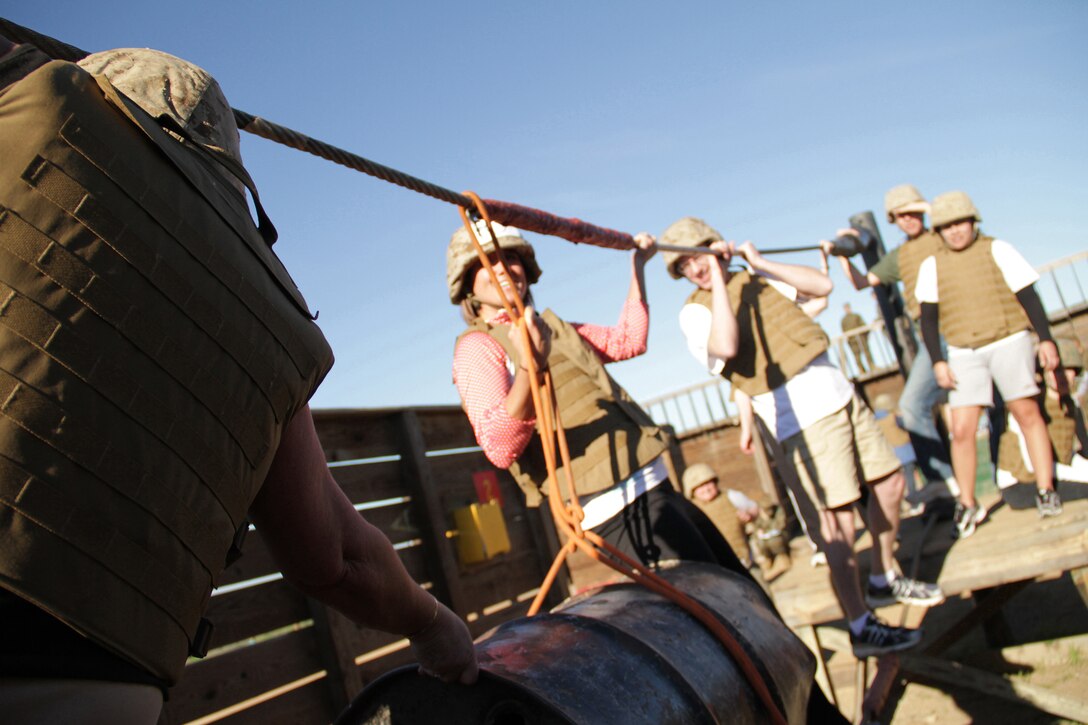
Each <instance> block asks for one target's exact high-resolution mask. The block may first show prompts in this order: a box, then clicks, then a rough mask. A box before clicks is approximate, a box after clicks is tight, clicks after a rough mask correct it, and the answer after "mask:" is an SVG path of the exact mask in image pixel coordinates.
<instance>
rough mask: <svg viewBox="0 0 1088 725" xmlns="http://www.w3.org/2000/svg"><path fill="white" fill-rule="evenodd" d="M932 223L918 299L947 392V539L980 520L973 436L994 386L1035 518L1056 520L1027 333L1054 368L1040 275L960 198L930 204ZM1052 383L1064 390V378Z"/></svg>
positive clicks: (1057, 502)
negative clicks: (935, 236) (1014, 427)
mask: <svg viewBox="0 0 1088 725" xmlns="http://www.w3.org/2000/svg"><path fill="white" fill-rule="evenodd" d="M931 218H932V221H933V227H934V228H935V229H936V230H937V232H938V233H939V234H940V235H941V238H942V239H943V240H944V246H943V247H942V248H940V249H938V250H937V252H936V253H934V254H933V255H931V256H930V257H928V258H926V259H925V260H924V261H923V262H922V265H921V267H919V270H918V282H917V284H916V285H915V296H916V297H917V298H918V301H919V303H921V306H922V338H923V340H924V341H925V345H926V349H927V350H928V351H929V354H930V357H931V359H932V360H933V373H934V376H935V377H936V378H937V382H938V383H939V384H940V386H941V387H942V388H945V389H946V390H948V391H949V392H948V407H949V410H950V414H951V417H952V467H953V469H954V470H955V474H956V480H957V481H959V482H960V483H961V484H962V485H961V486H960V499H959V502H958V504H957V505H956V513H955V516H954V518H953V529H952V536H953V537H955V538H961V539H962V538H966V537H968V536H971V535H972V534H973V533H974V531H975V527H976V526H977V525H978V524H979V523H981V522H982V521H983V520H984V519H985V517H986V510H985V509H984V508H983V507H982V506H980V505H979V503H978V501H977V499H976V498H975V474H976V469H977V466H978V458H977V455H978V454H977V451H976V450H975V445H976V442H975V437H976V432H977V430H978V422H979V417H980V415H981V413H982V409H983V408H988V407H990V406H992V405H993V402H994V398H993V391H994V387H996V388H997V390H998V392H999V393H1000V394H1001V397H1002V398H1003V399H1004V400H1005V405H1006V406H1007V408H1008V410H1009V412H1010V413H1012V415H1013V418H1014V419H1015V420H1016V422H1017V424H1018V425H1019V426H1020V429H1021V430H1022V431H1023V432H1024V438H1025V440H1026V442H1027V450H1028V454H1029V458H1030V459H1031V463H1032V468H1034V469H1035V471H1036V485H1037V491H1036V508H1037V509H1038V511H1039V516H1040V517H1045V516H1057V515H1059V514H1060V513H1061V512H1062V502H1061V498H1060V497H1059V496H1058V492H1057V491H1056V490H1055V489H1054V472H1053V468H1054V458H1053V455H1052V453H1051V448H1050V440H1049V439H1048V437H1047V432H1046V422H1045V421H1044V420H1043V415H1042V410H1041V408H1040V407H1039V403H1038V401H1037V400H1036V397H1035V396H1036V395H1037V394H1038V393H1039V385H1038V383H1036V381H1035V357H1036V353H1035V349H1034V348H1035V341H1034V340H1033V339H1032V336H1031V333H1030V331H1031V330H1032V329H1033V328H1034V330H1035V334H1036V335H1037V336H1038V338H1039V344H1038V358H1039V364H1040V366H1041V367H1042V369H1043V370H1044V372H1053V371H1054V370H1055V369H1057V367H1058V366H1059V365H1060V364H1061V359H1060V357H1059V355H1058V348H1057V346H1056V345H1055V344H1054V340H1053V339H1052V338H1051V335H1050V324H1049V322H1048V321H1047V316H1046V312H1045V311H1044V309H1043V303H1042V301H1041V300H1040V299H1039V295H1038V293H1037V292H1036V291H1035V282H1036V281H1038V279H1039V275H1038V274H1037V273H1036V271H1035V269H1034V268H1033V267H1032V266H1031V265H1030V264H1028V263H1027V260H1025V259H1024V258H1023V256H1021V255H1020V253H1019V252H1017V251H1016V249H1014V248H1013V246H1012V245H1011V244H1009V243H1008V242H1004V241H1002V240H1000V239H994V238H992V237H989V236H986V235H984V234H982V233H981V232H980V231H979V223H980V222H981V221H982V217H981V216H980V215H979V213H978V210H977V209H976V208H975V204H974V202H973V201H971V198H970V197H969V196H968V195H967V194H965V193H964V192H962V191H951V192H948V193H946V194H941V195H940V196H938V197H937V198H936V199H934V200H933V210H932V213H931ZM942 335H943V336H944V338H945V340H946V341H947V343H948V354H947V359H946V356H945V352H944V350H943V349H942V347H941V336H942ZM1058 385H1059V387H1063V386H1064V385H1065V379H1064V378H1062V379H1060V380H1058Z"/></svg>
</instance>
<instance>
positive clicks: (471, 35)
mask: <svg viewBox="0 0 1088 725" xmlns="http://www.w3.org/2000/svg"><path fill="white" fill-rule="evenodd" d="M0 14H2V15H3V16H4V17H6V18H8V19H10V20H13V21H15V22H17V23H20V24H23V25H27V26H29V27H32V28H34V29H36V30H38V31H40V32H43V33H46V34H48V35H51V36H53V37H56V38H59V39H62V40H65V41H67V42H69V43H72V44H74V45H77V46H80V47H82V48H84V49H87V50H104V49H107V48H113V47H131V46H146V47H154V48H159V49H161V50H165V51H167V52H170V53H174V54H175V55H179V56H182V57H184V58H186V59H188V60H191V61H193V62H195V63H197V64H198V65H201V66H203V67H205V68H206V69H207V70H208V71H210V72H211V73H212V74H213V75H215V76H216V77H217V78H218V79H219V81H220V84H221V85H222V87H223V89H224V91H225V92H226V94H227V96H228V98H229V99H230V100H231V103H232V105H234V106H235V107H237V108H240V109H243V110H245V111H248V112H250V113H253V114H256V115H260V116H263V117H265V118H267V119H269V120H271V121H274V122H276V123H280V124H282V125H285V126H289V127H291V128H294V129H297V130H299V131H302V132H303V133H306V134H308V135H311V136H314V137H316V138H319V139H322V140H324V141H327V142H329V143H332V144H335V145H337V146H341V147H343V148H345V149H348V150H350V151H352V152H354V153H357V154H359V155H361V156H365V157H367V158H370V159H372V160H374V161H378V162H380V163H383V164H386V165H389V166H392V167H394V168H397V169H400V170H402V171H405V172H408V173H410V174H413V175H416V176H419V177H421V178H424V179H427V180H429V181H432V182H434V183H437V184H440V185H442V186H445V187H448V188H451V189H454V190H457V191H461V190H465V189H472V190H474V191H476V192H478V193H479V194H480V195H481V196H483V197H485V198H495V199H503V200H506V201H512V202H517V203H521V204H525V205H528V206H533V207H537V208H541V209H545V210H547V211H551V212H554V213H557V214H560V215H563V216H576V217H580V218H582V219H586V220H588V221H592V222H594V223H597V224H600V225H602V226H608V227H613V228H616V229H620V230H623V231H627V232H632V233H634V232H638V231H641V230H647V231H651V232H653V233H655V234H658V233H660V232H661V231H662V230H663V229H664V228H665V227H666V226H667V225H668V224H670V223H671V222H672V221H674V220H676V219H677V218H679V217H681V216H685V215H695V216H700V217H703V218H705V219H706V220H707V221H709V222H710V223H711V224H712V225H714V226H715V227H717V228H718V229H720V230H721V231H722V232H723V233H724V234H725V235H726V236H727V237H729V238H735V239H737V240H744V239H751V240H752V241H754V242H755V243H756V244H757V245H762V246H766V247H772V246H792V245H796V244H807V243H814V242H815V241H817V240H818V239H820V238H821V237H828V236H832V235H833V234H834V232H835V230H836V229H837V228H838V227H840V226H842V225H845V223H846V220H847V218H848V217H849V216H850V215H852V214H854V213H856V212H859V211H863V210H867V209H868V210H873V211H874V212H875V213H877V216H878V218H880V219H881V224H882V231H883V232H884V236H885V242H886V243H887V244H888V246H889V247H891V246H894V245H895V244H896V243H898V239H899V236H898V234H897V233H896V232H895V230H894V229H892V228H891V227H890V226H889V225H887V224H884V223H883V218H882V214H881V211H882V206H881V205H882V199H883V194H884V191H885V190H886V189H888V188H889V187H891V186H893V185H895V184H899V183H903V182H911V183H914V184H916V185H917V186H918V187H919V188H920V189H921V190H922V191H923V193H925V194H927V195H930V196H932V195H936V194H938V193H941V192H943V191H948V190H951V189H963V190H965V191H967V192H968V193H970V194H971V195H972V196H973V197H974V199H975V202H976V204H977V205H978V207H979V209H980V211H981V213H982V215H983V217H984V220H985V221H984V224H983V228H984V229H985V230H986V231H988V232H989V233H991V234H994V235H995V236H1000V237H1001V238H1004V239H1006V240H1008V241H1010V242H1012V243H1013V244H1014V245H1016V246H1017V247H1018V248H1019V249H1020V250H1021V252H1022V253H1023V254H1024V256H1025V257H1027V259H1028V260H1029V261H1030V262H1032V263H1033V264H1036V265H1039V264H1043V263H1045V262H1049V261H1052V260H1055V259H1059V258H1061V257H1065V256H1067V255H1070V254H1073V253H1076V252H1079V251H1082V250H1085V249H1088V238H1086V235H1085V233H1084V231H1083V226H1082V225H1083V220H1081V219H1080V218H1079V217H1080V214H1079V212H1082V211H1083V210H1084V209H1086V208H1088V178H1086V173H1085V172H1086V170H1088V132H1086V128H1088V123H1086V119H1088V44H1086V43H1085V42H1084V37H1085V35H1086V31H1088V3H1084V2H1081V1H1080V0H1047V1H1045V2H1030V3H1029V2H1001V1H999V0H990V1H988V2H929V1H928V0H921V1H919V2H915V3H911V4H909V5H904V4H901V3H895V4H893V3H872V2H819V3H817V2H793V1H783V2H776V3H740V2H732V1H725V0H719V1H717V2H677V3H669V4H665V3H650V2H642V1H641V0H629V1H626V2H618V1H611V2H610V1H599V2H592V1H589V0H582V1H581V2H574V1H572V0H555V1H553V2H548V3H525V2H509V1H508V2H473V1H471V0H470V1H468V2H460V3H452V2H410V1H408V0H404V1H402V2H376V1H369V2H325V3H309V4H300V3H281V2H230V3H227V2H216V3H212V2H205V1H204V0H191V1H190V2H187V3H185V4H184V5H168V4H166V3H151V2H140V3H136V2H113V1H111V0H104V1H101V2H95V3H87V2H72V1H70V0H54V1H53V2H49V3H44V2H34V3H31V2H28V1H27V0H15V2H12V0H7V2H4V3H3V5H2V7H0ZM242 144H243V146H242V151H243V155H244V157H245V160H246V163H247V166H248V167H249V169H250V171H251V173H252V175H253V177H254V179H255V180H256V182H257V185H258V187H259V189H260V192H261V196H262V199H263V201H264V203H265V206H266V208H267V209H268V212H269V214H270V215H271V216H272V218H273V220H274V221H275V223H276V225H277V226H278V228H279V230H280V241H279V243H278V244H277V247H276V248H277V251H278V252H279V254H280V256H281V257H282V258H283V260H284V262H285V264H286V265H287V267H288V269H290V270H291V272H292V274H293V275H294V277H295V280H296V282H297V283H298V284H299V287H300V288H301V289H302V291H303V293H304V294H305V295H306V298H307V300H308V301H309V303H310V305H311V307H312V308H313V309H316V310H319V311H320V319H319V324H320V325H321V326H322V328H323V329H324V331H325V334H326V335H327V336H328V338H329V339H330V341H331V343H332V345H333V348H334V350H335V352H336V355H337V364H336V366H335V368H334V369H333V371H332V373H331V374H330V376H329V378H328V379H327V380H326V382H325V384H324V385H323V386H322V388H321V389H320V390H319V391H318V393H317V394H316V396H315V398H314V401H313V404H314V406H315V407H319V408H330V407H338V408H339V407H387V406H402V405H438V404H449V403H456V402H457V396H456V391H455V389H454V388H453V386H452V384H451V382H450V358H451V354H452V345H453V340H454V338H455V337H456V336H457V334H458V333H459V331H460V329H461V326H462V323H461V321H460V318H459V316H458V314H457V311H456V309H455V308H454V307H453V306H451V305H450V304H449V302H448V299H447V295H446V289H445V256H444V255H445V247H446V244H447V242H448V240H449V235H450V234H451V233H452V231H453V230H454V229H455V228H456V226H457V225H458V224H459V223H460V222H459V217H458V214H457V210H456V209H455V208H454V207H453V206H450V205H448V204H445V203H443V202H438V201H434V200H432V199H429V198H427V197H423V196H420V195H418V194H416V193H414V192H411V191H407V190H404V189H400V188H398V187H395V186H392V185H389V184H386V183H385V182H382V181H379V180H377V179H373V178H370V177H368V176H365V175H363V174H359V173H357V172H354V171H349V170H347V169H344V168H342V167H338V166H335V165H333V164H331V163H329V162H326V161H323V160H320V159H317V158H315V157H312V156H308V155H306V154H302V153H300V152H297V151H293V150H290V149H286V148H284V147H281V146H278V145H276V144H273V143H272V142H269V141H265V140H263V139H260V138H257V137H254V136H250V135H248V134H243V139H242ZM532 240H533V242H534V244H535V246H536V248H537V254H538V257H539V259H540V263H541V266H542V267H543V270H544V275H543V277H542V278H541V281H540V283H539V285H538V286H537V287H536V289H535V290H534V296H535V297H536V300H537V302H538V303H539V304H540V305H541V306H550V307H552V308H553V309H555V310H556V311H557V312H558V313H559V314H560V315H562V316H564V317H566V318H567V319H572V320H582V321H592V322H602V323H612V322H613V321H614V320H615V319H616V317H617V315H618V312H619V309H620V305H621V302H622V299H623V297H624V295H625V294H626V289H627V283H628V269H629V262H628V259H627V255H626V253H622V252H616V251H612V250H603V249H595V248H587V247H576V246H574V245H572V244H570V243H568V242H565V241H563V240H559V239H554V238H548V237H536V236H534V237H532ZM785 259H786V260H787V261H796V262H801V263H815V261H816V257H815V254H814V253H810V254H798V255H792V256H790V257H786V258H785ZM832 278H833V280H834V281H835V283H836V289H835V292H834V293H833V296H832V299H831V307H830V309H829V310H828V311H827V312H825V313H824V314H823V315H822V316H821V317H820V318H819V320H820V322H822V323H823V324H824V326H825V327H826V328H828V330H829V331H831V332H833V333H834V332H836V331H837V329H838V320H839V317H840V316H841V308H842V303H843V302H851V303H852V304H853V306H854V308H855V310H857V311H859V312H861V313H862V314H863V316H865V317H866V318H867V319H869V318H871V317H872V316H873V314H874V305H873V303H872V301H871V299H870V297H869V296H868V295H865V294H860V293H855V292H853V291H852V290H848V289H847V283H846V281H845V280H844V279H843V277H842V276H841V274H839V273H838V270H837V269H835V268H833V271H832ZM648 287H649V297H650V302H651V310H652V324H651V334H650V349H649V352H648V353H647V354H646V355H645V356H643V357H641V358H639V359H637V360H633V361H629V362H625V363H622V364H620V365H616V366H613V368H612V372H613V375H615V376H616V378H617V379H618V380H619V381H620V382H621V383H623V384H624V385H625V386H626V387H627V388H628V389H629V390H630V391H631V392H632V393H633V394H634V396H635V397H636V398H638V399H646V398H650V397H654V396H657V395H659V394H661V393H665V392H669V391H671V390H675V389H678V388H681V387H684V386H686V385H689V384H692V383H696V382H701V381H703V380H705V379H707V378H706V376H705V373H703V372H702V371H701V370H700V369H699V367H698V366H697V365H696V364H695V362H694V361H693V360H692V359H691V358H690V356H689V354H688V353H687V351H686V349H685V348H684V345H683V341H682V337H681V335H680V333H679V330H678V328H677V324H676V315H677V313H678V312H679V309H680V306H681V304H682V303H683V300H684V298H685V296H686V295H687V293H688V291H689V288H688V286H687V283H682V282H675V281H673V280H671V279H670V278H669V277H668V276H667V275H666V274H665V271H664V266H663V265H662V263H661V261H660V259H655V260H653V261H651V263H650V266H649V268H648Z"/></svg>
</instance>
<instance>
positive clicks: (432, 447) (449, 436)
mask: <svg viewBox="0 0 1088 725" xmlns="http://www.w3.org/2000/svg"><path fill="white" fill-rule="evenodd" d="M417 417H418V418H419V426H420V431H421V432H422V433H423V440H424V442H425V443H426V445H427V450H428V451H442V450H448V449H451V448H469V447H473V446H476V445H477V443H476V436H475V434H474V433H473V432H472V426H471V425H470V424H469V422H468V418H467V417H466V416H465V411H463V410H462V409H461V407H460V406H450V407H448V408H432V409H427V410H420V411H417Z"/></svg>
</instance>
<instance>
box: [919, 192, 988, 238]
mask: <svg viewBox="0 0 1088 725" xmlns="http://www.w3.org/2000/svg"><path fill="white" fill-rule="evenodd" d="M961 219H974V220H975V221H976V222H980V221H982V216H981V215H979V213H978V209H976V208H975V203H974V202H973V201H971V197H969V196H967V194H965V193H964V192H962V191H949V192H947V193H945V194H941V195H940V196H938V197H937V198H935V199H934V200H933V211H932V212H931V213H930V223H931V224H932V225H933V228H934V229H937V228H939V227H943V226H945V225H947V224H951V223H952V222H957V221H959V220H961Z"/></svg>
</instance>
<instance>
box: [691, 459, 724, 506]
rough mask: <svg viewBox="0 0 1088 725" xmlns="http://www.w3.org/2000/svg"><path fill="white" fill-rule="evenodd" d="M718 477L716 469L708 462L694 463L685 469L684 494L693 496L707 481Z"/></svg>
mask: <svg viewBox="0 0 1088 725" xmlns="http://www.w3.org/2000/svg"><path fill="white" fill-rule="evenodd" d="M717 478H718V474H716V473H714V469H713V468H711V467H710V466H708V465H707V464H705V463H693V464H692V465H690V466H688V467H687V470H686V471H684V478H683V484H684V496H686V497H687V498H691V497H692V496H693V495H694V494H695V489H697V488H699V486H702V485H703V484H704V483H706V482H707V481H713V480H715V479H717Z"/></svg>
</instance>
